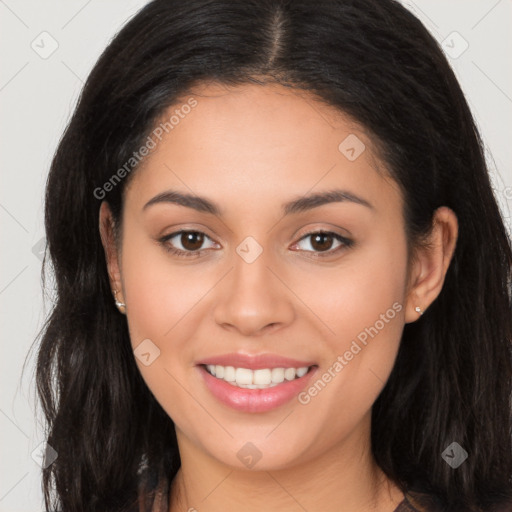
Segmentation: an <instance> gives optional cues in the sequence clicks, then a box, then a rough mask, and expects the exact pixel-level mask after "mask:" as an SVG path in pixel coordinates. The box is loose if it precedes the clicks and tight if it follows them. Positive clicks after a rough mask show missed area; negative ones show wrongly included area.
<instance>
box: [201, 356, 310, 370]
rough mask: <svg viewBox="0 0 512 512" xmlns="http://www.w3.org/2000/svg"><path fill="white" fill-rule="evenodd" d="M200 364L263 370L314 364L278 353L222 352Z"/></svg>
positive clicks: (203, 360)
mask: <svg viewBox="0 0 512 512" xmlns="http://www.w3.org/2000/svg"><path fill="white" fill-rule="evenodd" d="M197 364H198V365H209V364H213V365H217V364H218V365H220V366H233V367H235V368H248V369H249V370H261V369H264V368H303V367H305V366H307V367H309V366H314V365H315V363H314V362H312V361H299V360H298V359H291V358H289V357H282V356H278V355H276V354H254V355H250V354H241V353H233V354H222V355H218V356H212V357H208V358H205V359H202V360H201V361H198V362H197Z"/></svg>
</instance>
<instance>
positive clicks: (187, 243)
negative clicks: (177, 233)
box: [180, 231, 204, 251]
mask: <svg viewBox="0 0 512 512" xmlns="http://www.w3.org/2000/svg"><path fill="white" fill-rule="evenodd" d="M180 242H181V245H182V246H183V248H184V249H185V250H187V251H197V250H199V249H200V248H201V246H202V245H203V243H204V233H199V232H198V231H183V232H182V233H181V238H180Z"/></svg>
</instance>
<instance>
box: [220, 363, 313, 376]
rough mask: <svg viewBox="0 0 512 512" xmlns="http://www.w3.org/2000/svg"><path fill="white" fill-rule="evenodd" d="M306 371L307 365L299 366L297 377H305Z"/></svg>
mask: <svg viewBox="0 0 512 512" xmlns="http://www.w3.org/2000/svg"><path fill="white" fill-rule="evenodd" d="M217 368H218V367H217ZM306 373H308V368H307V366H304V367H303V368H297V377H304V375H306ZM216 375H218V374H216Z"/></svg>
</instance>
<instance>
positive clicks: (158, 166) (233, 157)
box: [128, 83, 401, 208]
mask: <svg viewBox="0 0 512 512" xmlns="http://www.w3.org/2000/svg"><path fill="white" fill-rule="evenodd" d="M191 99H192V100H194V102H191V101H190V100H191ZM185 105H194V106H193V107H192V108H188V107H187V108H184V106H185ZM171 118H172V123H170V122H169V121H170V120H171ZM165 123H167V124H165ZM159 126H160V127H165V126H167V130H165V129H164V130H162V128H160V132H162V135H161V137H160V139H161V140H160V139H158V138H155V137H153V138H154V139H155V148H154V149H153V150H152V151H151V153H150V154H149V155H148V156H147V157H146V158H145V160H144V161H143V162H142V165H141V166H140V168H139V169H138V170H137V171H136V174H135V176H134V177H133V178H134V179H133V180H131V182H130V187H129V188H130V189H132V188H135V189H136V190H137V194H133V198H134V199H136V200H138V201H142V199H143V198H144V199H146V200H147V199H148V196H151V195H156V194H158V193H161V192H162V191H163V190H164V189H165V188H171V189H179V190H182V191H184V192H188V193H197V194H207V195H209V196H211V197H215V198H221V199H222V201H223V202H228V201H230V202H231V203H232V204H233V205H238V207H240V208H243V207H244V206H247V201H248V200H249V201H250V202H251V203H252V202H253V200H258V199H263V198H264V199H265V200H272V199H273V198H275V199H276V201H277V200H279V201H280V202H282V201H281V199H282V196H283V195H284V194H285V195H286V196H296V195H304V194H306V193H308V192H309V191H320V190H326V189H332V188H340V187H341V188H346V189H350V190H351V191H353V192H354V193H356V191H357V194H358V195H366V196H380V198H381V199H380V200H382V201H388V202H389V201H395V202H396V201H398V203H400V201H401V199H400V193H399V191H398V187H397V185H396V183H394V182H393V181H392V180H390V178H389V176H388V175H387V172H386V170H385V167H384V165H383V164H382V163H380V162H379V159H378V158H377V155H376V152H375V150H374V146H373V144H372V140H371V138H370V137H369V136H368V135H367V134H366V132H365V130H364V129H363V127H361V126H360V125H358V124H357V123H356V122H355V121H353V120H351V119H350V118H349V117H348V116H346V115H345V114H344V113H342V112H340V111H339V110H337V109H335V108H334V107H331V106H328V105H325V104H323V103H321V102H320V101H318V100H317V99H315V98H314V97H313V96H312V95H310V94H308V93H306V92H304V91H298V90H295V89H290V88H287V87H284V86H281V85H276V84H271V85H264V86H262V85H257V84H244V85H239V86H236V87H235V86H225V85H222V84H217V83H211V84H202V85H199V86H196V87H194V88H193V90H191V91H189V93H188V94H187V95H184V96H183V97H182V98H181V99H180V101H179V102H176V103H175V104H174V105H173V106H171V107H169V108H168V109H167V110H166V112H165V113H164V114H163V115H162V117H161V119H160V120H159V121H158V122H157V124H156V128H158V127H159ZM153 133H154V132H153ZM129 193H130V192H129V191H128V194H129ZM386 196H387V197H386ZM391 196H393V197H391Z"/></svg>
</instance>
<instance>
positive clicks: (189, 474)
mask: <svg viewBox="0 0 512 512" xmlns="http://www.w3.org/2000/svg"><path fill="white" fill-rule="evenodd" d="M359 432H360V431H359ZM359 432H355V433H354V434H352V436H351V438H350V439H346V440H344V441H343V442H342V443H340V444H339V445H338V446H335V447H330V448H329V449H328V450H327V451H326V452H325V453H323V454H321V455H320V456H317V457H315V458H309V459H307V460H304V461H303V462H301V463H297V464H296V465H294V466H291V467H290V466H289V467H287V468H286V469H276V470H268V471H258V470H256V469H253V470H248V469H239V468H234V467H232V466H228V465H225V464H223V463H221V462H219V461H218V460H215V459H213V458H211V457H209V456H208V455H206V454H205V452H204V451H202V450H200V449H199V448H198V447H197V446H196V445H194V444H193V443H192V442H191V441H190V440H188V439H187V438H186V437H185V436H184V435H183V433H181V432H180V431H179V430H177V437H178V444H179V447H180V454H181V462H182V464H181V468H180V470H179V471H178V473H177V475H176V477H175V479H174V480H173V482H172V487H171V500H170V502H171V505H170V512H181V511H189V512H194V511H200V512H214V511H220V510H244V512H260V511H261V510H265V511H266V512H277V511H279V512H292V511H293V512H296V511H297V510H311V511H312V510H322V511H324V512H330V511H332V512H371V511H372V512H373V511H375V512H393V511H394V510H395V508H396V507H397V505H398V504H399V503H400V501H402V499H403V493H402V492H401V491H400V490H399V489H398V487H397V486H396V485H395V484H394V483H392V482H391V481H390V480H389V479H388V478H387V477H386V475H385V474H384V473H383V472H382V470H381V469H380V468H379V467H378V466H377V464H376V463H375V460H374V459H373V456H372V454H371V450H370V449H369V446H370V443H369V436H368V439H367V442H356V440H357V438H359V441H364V440H365V439H364V436H363V435H361V433H359ZM368 432H369V431H368Z"/></svg>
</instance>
